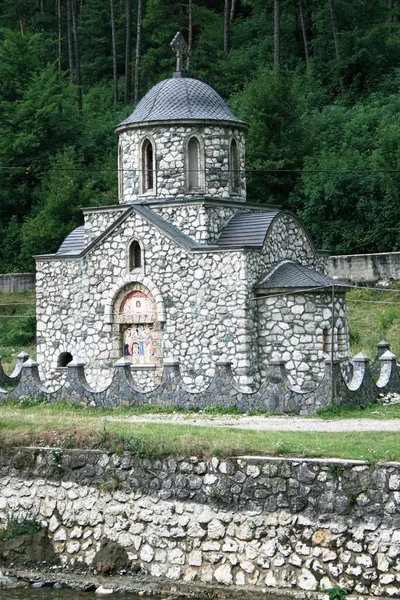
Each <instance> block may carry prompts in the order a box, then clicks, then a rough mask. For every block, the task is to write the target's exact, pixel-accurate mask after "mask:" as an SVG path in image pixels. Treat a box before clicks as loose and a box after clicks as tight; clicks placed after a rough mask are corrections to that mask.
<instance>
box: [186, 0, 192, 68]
mask: <svg viewBox="0 0 400 600" xmlns="http://www.w3.org/2000/svg"><path fill="white" fill-rule="evenodd" d="M192 45H193V15H192V0H188V51H187V56H186V71H188V70H189V65H190V51H191V49H192Z"/></svg>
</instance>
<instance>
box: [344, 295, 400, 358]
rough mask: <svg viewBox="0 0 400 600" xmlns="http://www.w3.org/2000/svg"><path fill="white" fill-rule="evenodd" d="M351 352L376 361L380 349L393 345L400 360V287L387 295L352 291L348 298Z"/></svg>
mask: <svg viewBox="0 0 400 600" xmlns="http://www.w3.org/2000/svg"><path fill="white" fill-rule="evenodd" d="M347 310H348V315H349V324H350V343H351V352H352V355H353V356H354V355H355V354H357V353H358V352H361V351H362V352H364V353H365V354H367V356H369V357H370V358H372V359H374V358H375V355H376V351H377V345H378V343H379V342H380V341H381V340H382V339H385V340H386V341H388V342H390V344H391V350H392V352H394V353H395V354H396V355H397V356H399V357H400V284H399V283H394V284H392V285H391V287H390V288H388V289H387V290H385V291H377V290H366V289H353V290H351V291H350V292H349V293H348V294H347Z"/></svg>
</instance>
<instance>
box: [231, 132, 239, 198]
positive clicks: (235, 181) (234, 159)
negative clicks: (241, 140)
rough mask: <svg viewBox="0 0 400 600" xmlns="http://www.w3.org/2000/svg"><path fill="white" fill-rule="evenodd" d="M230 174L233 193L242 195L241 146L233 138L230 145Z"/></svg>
mask: <svg viewBox="0 0 400 600" xmlns="http://www.w3.org/2000/svg"><path fill="white" fill-rule="evenodd" d="M229 172H230V178H229V179H230V183H231V193H232V194H239V193H240V153H239V144H238V141H237V139H236V138H232V139H231V142H230V145H229Z"/></svg>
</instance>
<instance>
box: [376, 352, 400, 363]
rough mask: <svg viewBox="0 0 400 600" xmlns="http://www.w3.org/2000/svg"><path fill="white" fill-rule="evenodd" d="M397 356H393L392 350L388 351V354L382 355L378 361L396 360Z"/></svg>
mask: <svg viewBox="0 0 400 600" xmlns="http://www.w3.org/2000/svg"><path fill="white" fill-rule="evenodd" d="M396 359H397V356H396V355H395V354H393V352H390V350H386V352H384V353H383V354H382V356H380V357H379V358H378V360H382V361H383V360H396Z"/></svg>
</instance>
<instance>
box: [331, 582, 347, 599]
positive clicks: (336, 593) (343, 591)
mask: <svg viewBox="0 0 400 600" xmlns="http://www.w3.org/2000/svg"><path fill="white" fill-rule="evenodd" d="M326 592H327V594H328V596H329V600H344V598H345V597H346V596H347V594H349V590H348V589H347V588H345V587H342V586H340V585H339V584H337V583H335V585H333V586H332V587H331V588H329V589H327V590H326Z"/></svg>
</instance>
